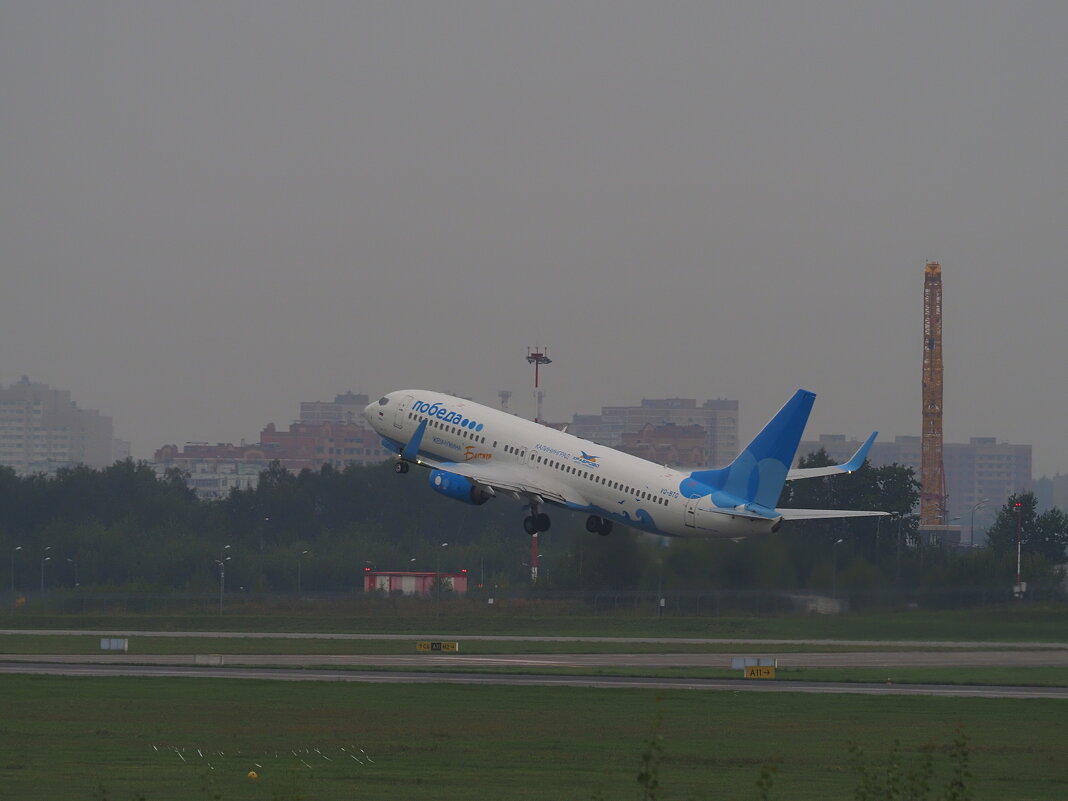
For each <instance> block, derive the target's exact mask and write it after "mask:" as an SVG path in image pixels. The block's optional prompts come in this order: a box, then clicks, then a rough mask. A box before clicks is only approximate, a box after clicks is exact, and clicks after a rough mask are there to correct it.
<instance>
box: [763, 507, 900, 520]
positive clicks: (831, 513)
mask: <svg viewBox="0 0 1068 801" xmlns="http://www.w3.org/2000/svg"><path fill="white" fill-rule="evenodd" d="M775 511H776V512H778V513H779V514H780V515H782V518H783V520H822V519H830V518H835V517H882V516H884V515H888V514H890V513H889V512H868V511H858V510H844V509H776V510H775Z"/></svg>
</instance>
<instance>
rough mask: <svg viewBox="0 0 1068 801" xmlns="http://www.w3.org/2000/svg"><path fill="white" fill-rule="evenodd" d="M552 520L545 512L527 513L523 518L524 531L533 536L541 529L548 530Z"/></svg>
mask: <svg viewBox="0 0 1068 801" xmlns="http://www.w3.org/2000/svg"><path fill="white" fill-rule="evenodd" d="M552 522H553V521H552V520H550V519H549V515H547V514H545V512H538V513H537V514H533V515H527V516H526V517H524V518H523V531H525V532H527V534H530V535H531V536H533V535H534V534H537V533H538V532H539V531H548V530H549V526H551V525H552Z"/></svg>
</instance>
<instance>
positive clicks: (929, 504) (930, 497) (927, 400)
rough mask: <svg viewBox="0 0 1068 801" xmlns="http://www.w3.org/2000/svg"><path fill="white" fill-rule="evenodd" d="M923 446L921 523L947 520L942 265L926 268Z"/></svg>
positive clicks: (924, 272) (921, 453) (943, 523)
mask: <svg viewBox="0 0 1068 801" xmlns="http://www.w3.org/2000/svg"><path fill="white" fill-rule="evenodd" d="M920 444H921V449H920V525H921V526H944V525H945V523H946V471H945V466H944V465H943V462H942V265H941V264H939V263H938V262H936V261H929V262H927V265H926V267H924V270H923V436H922V439H921V443H920Z"/></svg>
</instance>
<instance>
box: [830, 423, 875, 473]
mask: <svg viewBox="0 0 1068 801" xmlns="http://www.w3.org/2000/svg"><path fill="white" fill-rule="evenodd" d="M877 436H879V432H878V431H872V432H871V436H870V437H868V439H867V441H866V442H865V443H864V444H863V445H861V446H860V447H859V448H857V452H856V453H854V454H853V456H852V458H851V459H850V460H849V461H848V462H845V463H844V464H842V465H840V467H841V468H842V472H843V473H852V472H853V471H854V470H859V469H860V468H861V467H863V466H864V460H865V459H867V458H868V451H870V450H871V446H872V443H873V442H875V438H876V437H877Z"/></svg>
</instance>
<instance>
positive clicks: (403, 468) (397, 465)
mask: <svg viewBox="0 0 1068 801" xmlns="http://www.w3.org/2000/svg"><path fill="white" fill-rule="evenodd" d="M393 472H394V473H396V474H397V475H403V474H404V473H407V472H408V463H407V462H402V461H396V462H394V463H393Z"/></svg>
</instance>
